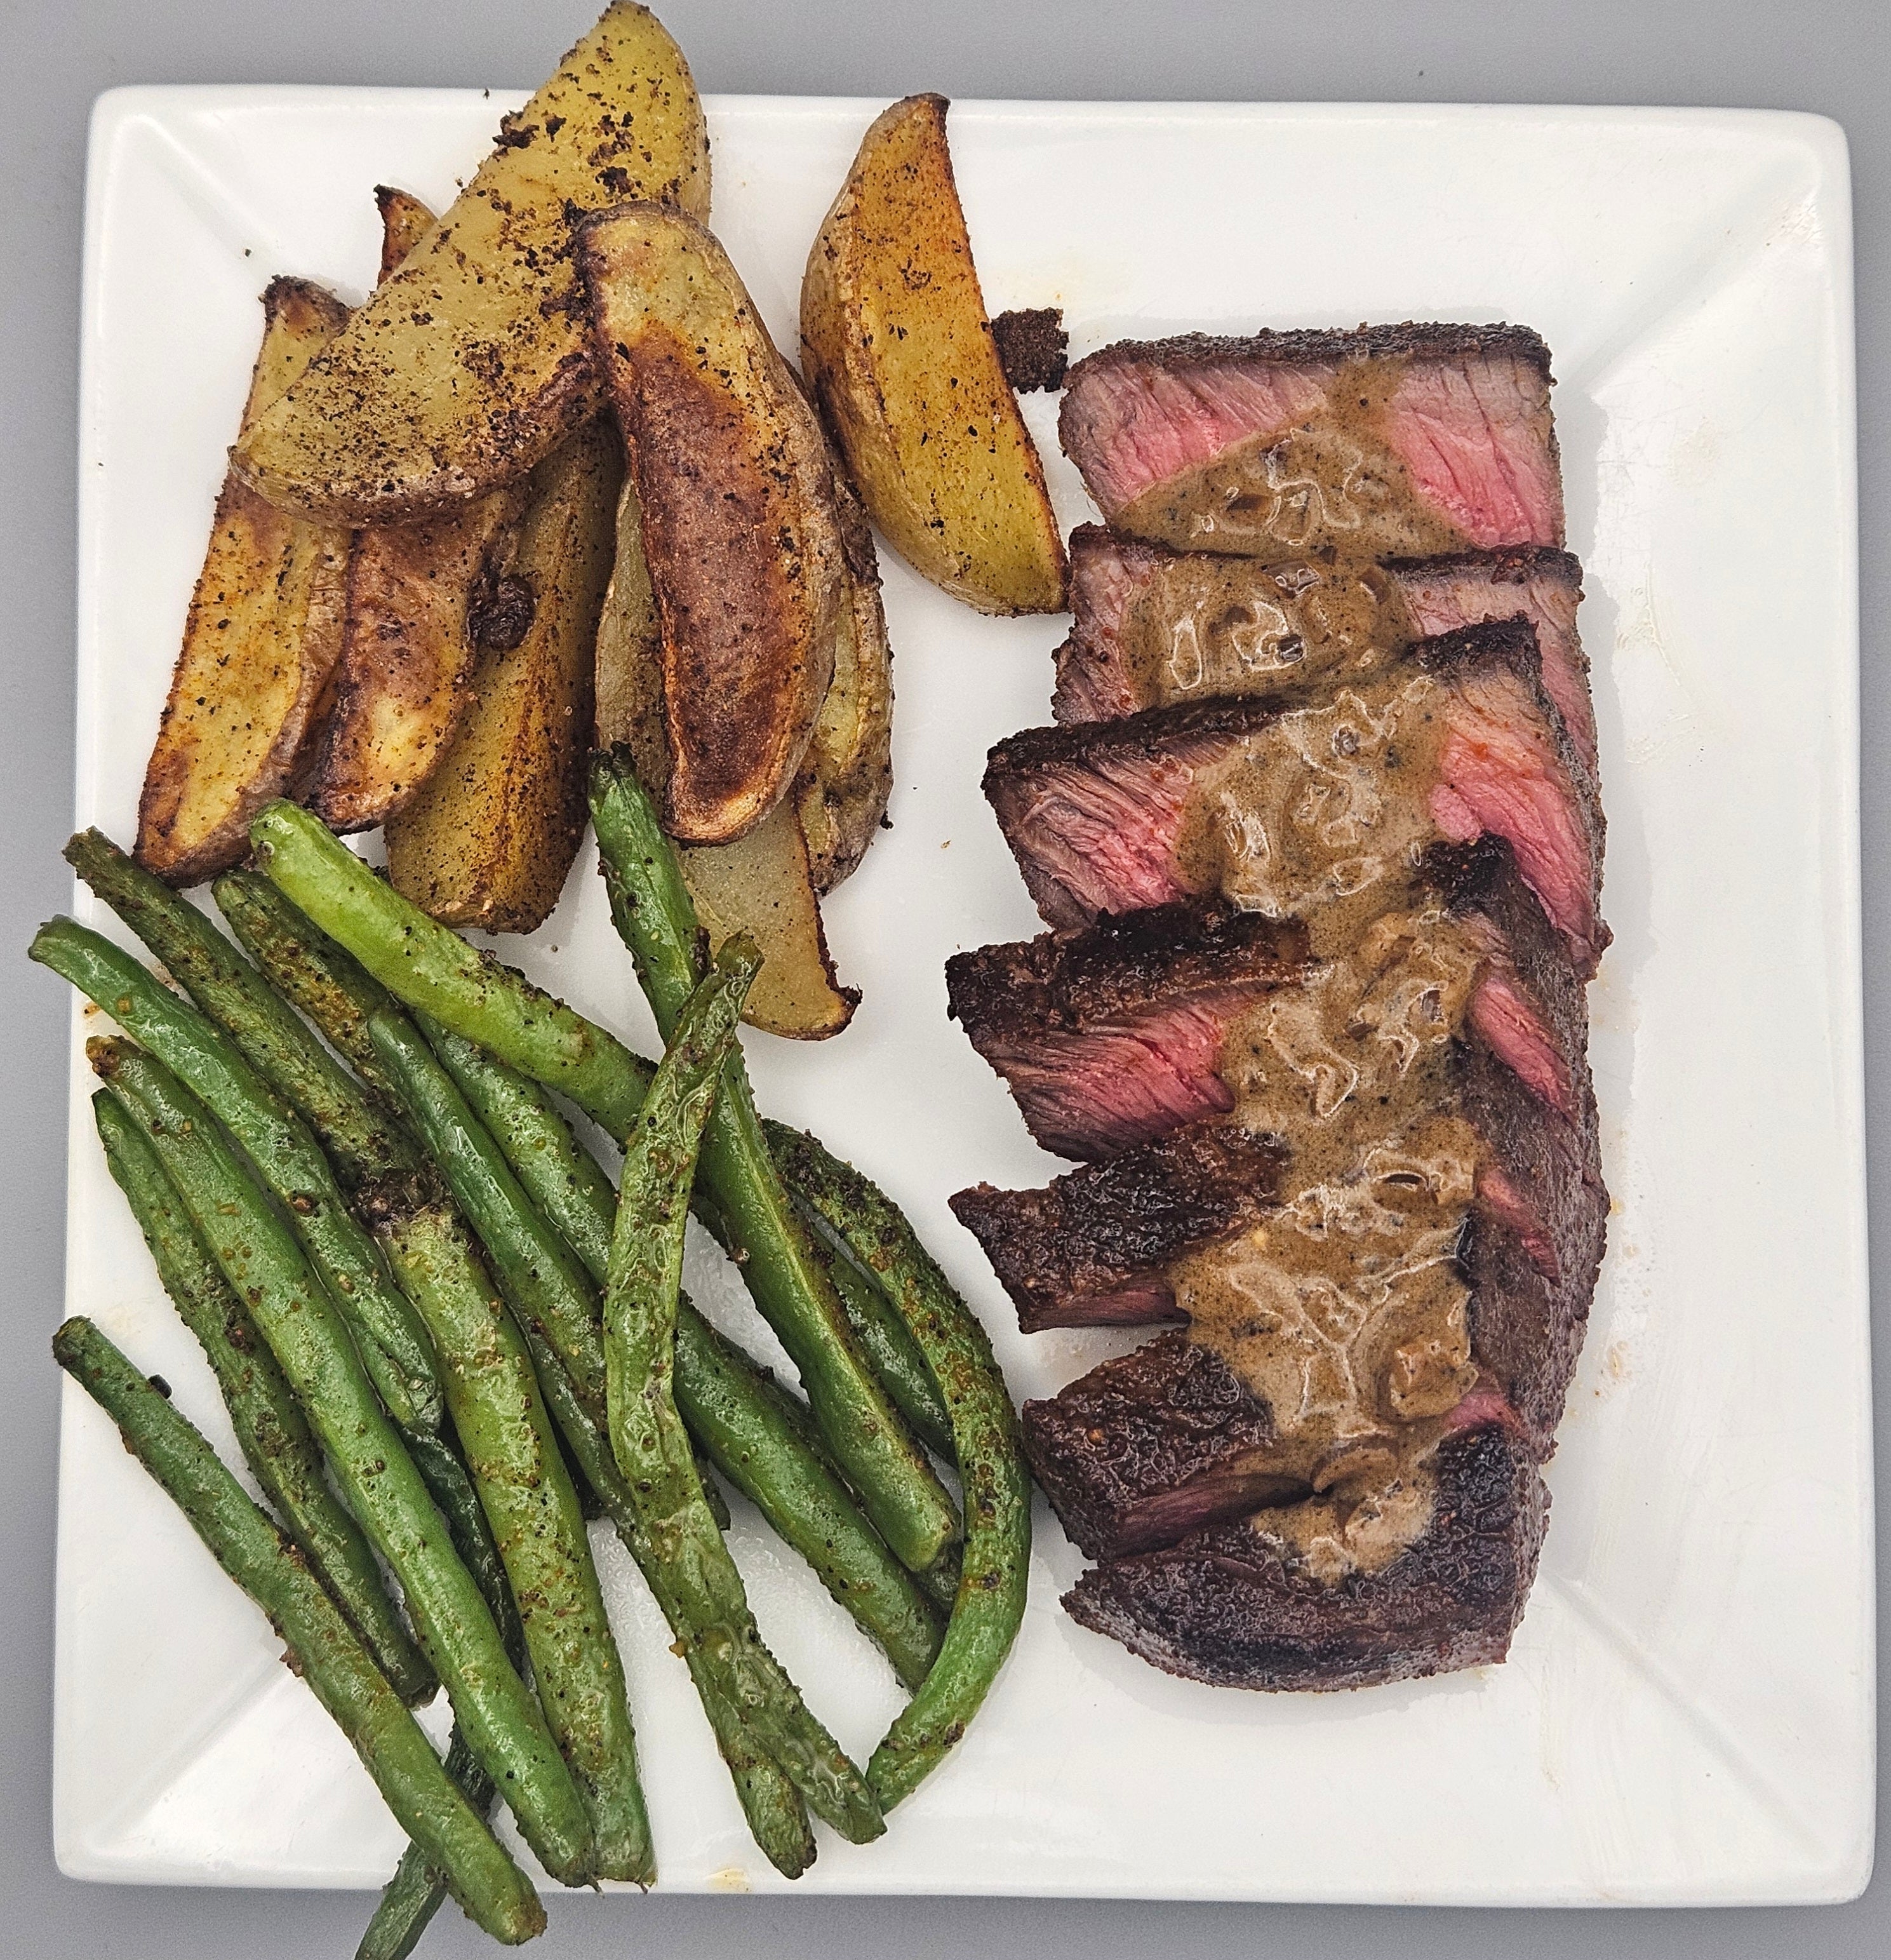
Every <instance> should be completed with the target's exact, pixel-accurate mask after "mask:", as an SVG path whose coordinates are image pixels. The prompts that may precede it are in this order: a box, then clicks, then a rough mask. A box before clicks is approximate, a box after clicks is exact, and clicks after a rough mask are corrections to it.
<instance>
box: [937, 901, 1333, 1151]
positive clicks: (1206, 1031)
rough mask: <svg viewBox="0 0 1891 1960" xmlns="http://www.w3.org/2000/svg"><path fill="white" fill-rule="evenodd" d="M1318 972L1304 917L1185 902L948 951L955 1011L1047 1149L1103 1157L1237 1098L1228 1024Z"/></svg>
mask: <svg viewBox="0 0 1891 1960" xmlns="http://www.w3.org/2000/svg"><path fill="white" fill-rule="evenodd" d="M1312 970H1313V963H1312V961H1311V959H1310V957H1309V956H1308V952H1307V944H1306V936H1305V933H1304V932H1303V931H1302V930H1301V928H1300V927H1299V926H1298V924H1296V923H1295V922H1293V921H1276V920H1273V919H1266V918H1261V917H1260V915H1259V914H1257V913H1254V912H1246V913H1243V912H1230V911H1228V909H1227V908H1225V907H1219V906H1212V905H1203V904H1200V903H1185V904H1182V905H1174V906H1155V907H1152V908H1149V909H1148V910H1146V911H1143V912H1135V913H1130V914H1128V915H1125V916H1123V917H1122V918H1104V919H1102V920H1101V921H1098V924H1096V925H1095V927H1094V928H1092V929H1091V930H1090V931H1087V932H1083V933H1068V934H1041V936H1040V937H1038V938H1036V939H1034V940H1023V941H1020V942H1019V943H1016V944H1014V945H1008V946H990V947H983V948H981V949H980V950H978V951H977V952H973V953H958V954H955V956H953V957H952V959H949V960H948V961H947V962H946V966H945V988H946V998H947V1003H948V1007H947V1011H948V1012H949V1013H951V1014H952V1017H954V1018H955V1020H958V1022H959V1023H961V1026H963V1027H964V1028H965V1032H966V1033H967V1034H968V1036H971V1041H972V1044H973V1045H974V1047H975V1048H977V1050H978V1052H979V1053H980V1055H983V1056H984V1058H985V1059H986V1060H987V1061H988V1062H990V1064H991V1065H992V1067H993V1068H995V1069H996V1070H997V1071H999V1073H1000V1074H1001V1075H1003V1077H1005V1080H1006V1082H1007V1083H1009V1084H1010V1086H1011V1089H1012V1093H1013V1094H1014V1095H1015V1096H1017V1098H1018V1099H1019V1106H1020V1107H1021V1108H1022V1109H1023V1110H1024V1111H1025V1121H1026V1122H1028V1124H1029V1125H1030V1128H1031V1134H1033V1135H1034V1137H1035V1138H1037V1140H1038V1142H1039V1143H1041V1144H1042V1145H1043V1146H1044V1148H1045V1149H1046V1150H1054V1151H1056V1152H1057V1153H1059V1154H1060V1156H1063V1157H1107V1156H1111V1155H1113V1154H1114V1153H1116V1152H1117V1151H1119V1150H1127V1149H1129V1148H1130V1147H1133V1145H1135V1144H1138V1143H1142V1142H1145V1141H1148V1140H1149V1138H1153V1137H1157V1136H1160V1135H1162V1134H1164V1133H1165V1132H1166V1131H1170V1130H1173V1129H1175V1128H1179V1127H1180V1126H1181V1125H1183V1124H1185V1123H1190V1122H1200V1121H1201V1120H1202V1119H1203V1118H1207V1117H1212V1116H1220V1115H1226V1114H1227V1113H1228V1112H1229V1111H1230V1110H1232V1109H1233V1108H1234V1106H1235V1098H1234V1094H1233V1092H1232V1090H1230V1089H1229V1087H1228V1085H1227V1083H1225V1081H1224V1080H1223V1079H1222V1074H1221V1068H1220V1064H1221V1056H1222V1047H1223V1045H1224V1043H1225V1039H1226V1036H1227V1033H1228V1028H1229V1026H1231V1024H1232V1023H1233V1022H1234V1021H1235V1020H1237V1019H1238V1017H1240V1015H1241V1013H1242V1012H1243V1010H1244V1009H1246V1008H1247V1007H1250V1006H1251V1005H1252V1004H1253V1003H1254V1001H1256V1000H1257V999H1259V998H1261V997H1262V996H1263V995H1265V994H1268V993H1270V992H1272V991H1273V990H1275V989H1276V988H1280V987H1283V986H1290V985H1297V984H1298V983H1300V982H1302V981H1304V980H1305V978H1306V977H1307V976H1308V974H1309V973H1311V971H1312Z"/></svg>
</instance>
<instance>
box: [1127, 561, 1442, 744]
mask: <svg viewBox="0 0 1891 1960" xmlns="http://www.w3.org/2000/svg"><path fill="white" fill-rule="evenodd" d="M1116 637H1117V644H1118V646H1119V647H1120V657H1121V659H1122V662H1123V671H1124V673H1125V674H1126V675H1127V677H1128V679H1129V680H1130V684H1131V686H1132V687H1133V690H1134V692H1135V698H1136V699H1137V700H1139V701H1142V702H1146V703H1148V704H1149V705H1150V706H1152V707H1163V706H1165V705H1168V703H1169V702H1176V701H1190V700H1193V699H1194V698H1197V696H1198V695H1225V694H1257V693H1260V692H1266V690H1267V689H1271V688H1274V687H1279V686H1296V685H1300V684H1303V683H1311V682H1314V681H1321V682H1326V683H1330V682H1333V681H1340V680H1346V679H1354V678H1362V677H1363V676H1365V675H1367V674H1369V673H1374V672H1375V671H1377V670H1378V669H1379V668H1380V667H1383V666H1384V664H1385V663H1386V661H1387V659H1388V658H1389V657H1390V656H1391V655H1392V654H1394V653H1396V652H1397V651H1398V650H1399V649H1400V648H1402V647H1403V646H1405V645H1406V644H1408V643H1409V642H1410V641H1412V640H1413V639H1415V638H1417V637H1418V634H1417V629H1416V625H1415V624H1414V622H1413V619H1412V616H1411V614H1410V610H1409V609H1407V607H1406V603H1405V600H1404V598H1403V596H1402V594H1401V593H1400V590H1399V589H1398V587H1397V584H1395V583H1394V581H1393V580H1392V579H1391V578H1389V577H1387V574H1385V573H1384V572H1383V571H1381V570H1380V569H1379V568H1378V566H1377V565H1361V566H1359V567H1357V568H1353V567H1349V566H1348V565H1344V564H1321V563H1319V562H1315V561H1314V560H1311V559H1308V558H1301V559H1297V560H1295V561H1293V562H1289V563H1287V564H1285V565H1256V564H1254V563H1253V562H1251V561H1250V560H1247V559H1244V558H1209V557H1206V556H1203V555H1201V554H1200V553H1195V554H1192V555H1190V556H1188V557H1186V558H1169V559H1165V561H1164V562H1162V564H1161V565H1159V566H1158V567H1157V568H1156V569H1155V571H1152V573H1151V574H1149V577H1148V578H1147V579H1146V581H1144V582H1143V584H1141V585H1140V586H1139V587H1138V588H1137V590H1136V593H1135V595H1134V597H1133V598H1132V599H1131V600H1130V601H1129V603H1128V604H1127V606H1126V607H1125V608H1124V610H1123V619H1122V620H1121V622H1120V624H1119V625H1118V626H1117V635H1116Z"/></svg>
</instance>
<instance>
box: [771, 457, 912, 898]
mask: <svg viewBox="0 0 1891 1960" xmlns="http://www.w3.org/2000/svg"><path fill="white" fill-rule="evenodd" d="M834 505H835V509H836V511H837V514H838V516H839V517H840V520H841V540H842V543H843V544H844V547H845V549H846V552H847V578H846V581H845V582H844V585H843V587H842V603H841V616H840V619H839V620H838V622H837V624H836V626H835V628H834V678H833V679H832V680H831V681H830V682H829V683H828V692H827V696H826V698H825V699H824V700H823V701H822V704H821V712H820V714H819V715H818V717H817V718H815V724H814V736H813V739H812V740H811V741H810V742H809V744H808V753H807V757H806V760H805V761H804V762H802V765H801V775H800V777H799V780H798V781H796V784H795V787H794V797H795V807H796V809H797V810H799V812H800V813H801V834H802V836H803V837H804V838H806V841H807V846H808V861H809V867H810V869H811V870H812V874H813V877H814V888H815V890H816V891H817V892H820V893H828V892H831V891H832V890H833V889H834V886H837V884H839V883H841V880H843V879H844V878H847V877H851V876H852V875H853V871H854V870H855V868H856V867H857V866H858V865H859V864H860V860H861V859H862V858H863V857H865V856H866V847H867V846H868V845H869V844H871V843H872V842H873V836H874V833H875V832H876V831H877V830H878V829H879V827H880V820H881V819H882V817H884V816H885V814H886V800H887V798H888V796H889V795H891V793H892V788H893V650H892V648H891V647H890V646H888V644H887V638H886V613H885V608H884V607H883V606H882V605H881V603H880V568H879V562H878V561H877V560H876V558H875V556H874V552H873V533H872V531H871V530H869V528H868V527H867V521H866V512H865V511H863V510H862V509H861V508H860V500H859V498H857V497H856V496H855V495H854V494H853V490H852V488H850V485H848V484H847V482H846V481H845V480H844V476H843V474H842V473H841V471H840V470H839V469H836V470H835V472H834Z"/></svg>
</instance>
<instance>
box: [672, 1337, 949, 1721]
mask: <svg viewBox="0 0 1891 1960" xmlns="http://www.w3.org/2000/svg"><path fill="white" fill-rule="evenodd" d="M675 1395H676V1406H677V1408H678V1410H679V1412H680V1413H681V1414H682V1418H683V1420H684V1421H685V1423H686V1424H688V1427H689V1432H690V1433H691V1435H692V1436H693V1437H695V1438H696V1439H697V1440H698V1442H700V1443H701V1444H702V1446H703V1447H704V1449H706V1450H707V1453H708V1455H709V1460H710V1462H711V1463H713V1465H715V1466H716V1468H717V1470H719V1471H720V1472H721V1473H722V1475H723V1476H725V1477H726V1478H728V1480H729V1482H730V1483H732V1484H734V1485H735V1487H736V1489H737V1490H739V1491H741V1492H742V1495H743V1496H744V1497H746V1498H748V1500H749V1502H750V1503H752V1504H754V1505H755V1507H756V1509H757V1510H759V1511H760V1512H761V1514H762V1516H764V1518H766V1519H768V1522H769V1523H770V1524H771V1526H774V1529H775V1530H776V1532H777V1533H779V1534H780V1536H781V1538H783V1540H784V1541H785V1542H787V1544H789V1545H792V1546H793V1548H794V1549H795V1550H796V1551H798V1552H799V1553H800V1554H801V1555H802V1558H805V1559H806V1561H808V1563H809V1564H810V1565H811V1566H812V1567H813V1568H814V1570H815V1573H817V1575H818V1577H819V1578H820V1580H821V1583H822V1585H824V1586H825V1587H826V1588H827V1589H828V1592H829V1593H831V1594H832V1595H833V1596H834V1599H837V1601H838V1602H840V1603H841V1605H843V1606H844V1607H845V1608H847V1611H848V1612H850V1613H851V1614H852V1615H853V1618H855V1620H856V1621H858V1623H859V1624H860V1626H861V1627H862V1628H863V1629H864V1630H865V1631H866V1633H867V1634H869V1636H870V1637H872V1639H873V1640H875V1641H876V1643H878V1644H879V1647H880V1648H881V1649H882V1651H883V1652H884V1653H885V1655H886V1657H887V1659H888V1660H890V1661H891V1663H893V1672H895V1674H896V1675H898V1677H899V1678H900V1680H901V1683H902V1684H903V1685H904V1686H906V1687H907V1688H917V1687H918V1685H920V1682H922V1681H923V1680H924V1679H925V1678H926V1672H927V1670H928V1669H930V1667H931V1666H932V1664H933V1659H934V1657H935V1656H936V1655H937V1653H938V1652H939V1633H940V1628H939V1621H938V1619H937V1618H936V1615H934V1614H933V1610H932V1608H930V1606H929V1605H927V1604H926V1599H925V1596H924V1595H923V1593H921V1592H920V1589H919V1588H918V1586H917V1584H916V1583H914V1579H913V1577H912V1575H911V1573H909V1572H908V1571H907V1570H906V1568H905V1567H904V1566H903V1565H902V1564H900V1562H899V1561H898V1559H896V1558H895V1557H894V1556H893V1554H891V1552H890V1551H888V1550H887V1548H886V1546H885V1542H883V1541H882V1538H880V1535H879V1533H878V1532H876V1531H875V1530H874V1529H873V1528H872V1526H871V1525H869V1523H867V1521H866V1519H865V1518H863V1516H861V1515H860V1511H859V1509H858V1508H857V1507H856V1505H855V1503H854V1502H853V1498H852V1497H851V1496H850V1494H849V1493H848V1491H847V1487H846V1486H845V1485H844V1484H843V1483H842V1482H841V1479H840V1477H839V1475H837V1473H836V1472H835V1471H834V1468H833V1466H832V1465H831V1464H830V1463H829V1462H828V1460H827V1458H826V1455H825V1453H824V1452H823V1451H822V1449H821V1447H820V1446H819V1443H818V1432H817V1431H816V1430H815V1427H814V1424H813V1421H812V1418H810V1417H809V1414H808V1413H807V1411H806V1409H805V1408H803V1407H802V1405H801V1404H800V1403H799V1402H796V1400H795V1399H794V1398H793V1397H792V1396H790V1395H788V1394H787V1392H785V1391H784V1390H783V1389H780V1388H778V1387H777V1386H776V1384H775V1383H774V1382H773V1381H772V1380H771V1379H770V1378H769V1376H768V1374H767V1373H766V1372H765V1371H764V1370H762V1369H761V1368H758V1367H756V1365H755V1363H754V1362H753V1361H752V1360H750V1359H749V1358H748V1356H747V1355H746V1354H744V1353H743V1352H742V1350H741V1349H740V1348H738V1347H737V1346H736V1344H735V1343H734V1342H733V1341H728V1340H725V1339H724V1338H723V1336H722V1335H720V1334H719V1333H718V1332H717V1331H716V1329H715V1328H713V1327H712V1326H710V1324H709V1322H707V1321H706V1320H705V1319H703V1317H702V1316H701V1314H699V1313H692V1312H691V1311H690V1310H688V1306H687V1303H685V1302H684V1301H682V1300H680V1299H679V1302H678V1310H677V1316H676V1377H675Z"/></svg>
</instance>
